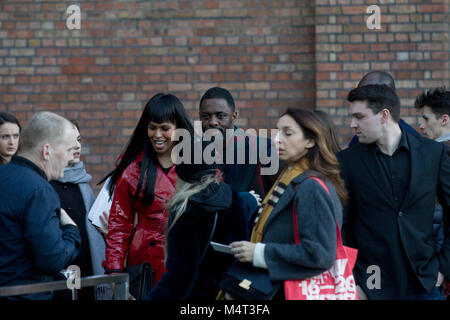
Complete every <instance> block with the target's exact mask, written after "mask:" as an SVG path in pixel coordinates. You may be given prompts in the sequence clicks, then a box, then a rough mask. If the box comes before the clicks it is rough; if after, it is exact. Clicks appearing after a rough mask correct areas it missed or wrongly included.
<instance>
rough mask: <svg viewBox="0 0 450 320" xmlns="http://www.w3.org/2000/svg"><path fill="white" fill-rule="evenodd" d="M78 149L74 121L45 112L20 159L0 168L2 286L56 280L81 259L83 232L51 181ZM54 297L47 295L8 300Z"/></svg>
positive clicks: (32, 124) (33, 124) (30, 128)
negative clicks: (68, 211) (80, 249)
mask: <svg viewBox="0 0 450 320" xmlns="http://www.w3.org/2000/svg"><path fill="white" fill-rule="evenodd" d="M76 147H79V142H78V141H77V132H76V130H75V126H74V125H73V124H72V123H70V122H69V121H68V120H67V119H65V118H63V117H61V116H58V115H56V114H54V113H51V112H40V113H37V114H35V115H34V116H33V117H32V118H31V119H30V120H29V122H28V123H27V125H26V126H25V127H24V128H23V130H22V134H21V137H20V144H19V152H18V155H17V156H13V158H12V160H11V162H9V163H8V164H6V165H3V166H0V177H1V179H0V243H1V245H0V286H13V285H20V284H31V283H37V282H43V281H51V280H53V279H54V276H55V275H57V274H58V272H59V271H60V270H61V269H64V268H67V267H68V266H69V265H70V263H71V262H72V261H73V260H74V258H75V257H76V256H77V255H78V252H79V247H80V243H81V238H80V233H79V231H78V228H77V226H76V224H75V223H74V222H73V220H72V219H70V217H69V216H68V214H67V213H66V212H65V211H63V210H60V208H61V206H60V202H59V197H58V194H57V193H56V192H55V190H54V189H53V188H52V186H51V185H50V184H49V183H48V180H53V179H59V178H62V177H63V176H64V169H65V167H66V166H67V165H68V162H69V161H70V160H72V157H73V149H74V148H76ZM51 297H52V293H51V292H45V293H38V294H29V295H25V296H11V297H8V298H9V299H14V300H15V299H33V300H34V299H39V300H47V299H51Z"/></svg>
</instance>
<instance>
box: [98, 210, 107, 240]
mask: <svg viewBox="0 0 450 320" xmlns="http://www.w3.org/2000/svg"><path fill="white" fill-rule="evenodd" d="M99 218H100V222H101V223H102V224H103V226H102V227H101V228H100V227H97V229H98V231H100V232H101V233H102V234H103V235H104V236H105V237H106V236H107V235H108V220H109V212H106V211H103V215H100V217H99Z"/></svg>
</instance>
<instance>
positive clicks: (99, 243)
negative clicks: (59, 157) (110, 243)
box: [58, 161, 111, 300]
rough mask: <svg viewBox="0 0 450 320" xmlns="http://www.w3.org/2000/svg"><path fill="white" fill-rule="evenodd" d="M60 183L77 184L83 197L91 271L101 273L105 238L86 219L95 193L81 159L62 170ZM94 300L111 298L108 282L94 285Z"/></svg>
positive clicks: (90, 178)
mask: <svg viewBox="0 0 450 320" xmlns="http://www.w3.org/2000/svg"><path fill="white" fill-rule="evenodd" d="M58 181H59V182H61V183H73V184H76V185H78V188H79V189H80V192H81V196H82V198H83V202H84V207H85V209H86V217H85V223H86V232H87V236H88V242H89V249H90V252H91V262H92V271H93V274H94V275H103V274H104V272H105V270H104V269H103V267H102V261H103V260H105V240H104V239H103V237H102V235H101V234H100V232H98V231H97V229H96V228H95V227H94V225H93V224H92V223H91V221H90V220H89V219H88V213H89V210H90V209H91V207H92V204H93V203H94V201H95V195H94V192H93V190H92V187H91V185H90V182H91V181H92V176H91V175H90V174H88V173H87V172H86V169H85V168H84V163H83V162H82V161H80V162H78V163H77V164H75V165H73V166H71V167H67V168H66V170H65V171H64V177H63V178H61V179H59V180H58ZM94 290H95V298H96V300H108V299H111V291H110V285H109V284H101V285H97V286H95V289H94Z"/></svg>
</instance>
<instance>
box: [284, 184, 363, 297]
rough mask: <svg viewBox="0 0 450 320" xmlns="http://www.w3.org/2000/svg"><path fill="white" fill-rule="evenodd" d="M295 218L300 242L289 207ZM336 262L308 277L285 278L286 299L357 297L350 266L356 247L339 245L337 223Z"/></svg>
mask: <svg viewBox="0 0 450 320" xmlns="http://www.w3.org/2000/svg"><path fill="white" fill-rule="evenodd" d="M311 179H314V180H316V181H318V182H319V183H320V185H321V186H322V187H323V188H324V189H325V190H326V191H327V192H328V193H329V191H328V188H327V186H326V185H325V184H324V183H323V182H322V180H320V179H318V178H315V177H313V178H311ZM292 214H293V220H294V234H295V243H296V244H299V243H300V237H299V235H298V230H297V215H296V214H295V209H294V207H292ZM336 240H337V241H336V242H337V248H336V261H335V262H334V264H333V266H332V267H331V268H330V269H329V270H327V271H325V272H323V273H321V274H319V275H317V276H314V277H311V278H308V279H301V280H286V281H284V293H285V296H286V300H358V293H357V291H356V284H355V278H354V277H353V272H352V270H353V267H354V266H355V263H356V256H357V254H358V250H356V249H353V248H350V247H346V246H344V245H343V244H342V237H341V232H340V230H339V226H338V224H337V223H336Z"/></svg>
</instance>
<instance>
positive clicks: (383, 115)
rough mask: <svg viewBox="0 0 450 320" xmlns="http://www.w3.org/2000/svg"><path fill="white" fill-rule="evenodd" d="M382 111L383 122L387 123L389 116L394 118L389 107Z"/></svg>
mask: <svg viewBox="0 0 450 320" xmlns="http://www.w3.org/2000/svg"><path fill="white" fill-rule="evenodd" d="M380 112H381V120H382V123H383V124H385V123H386V122H387V121H388V119H389V118H392V116H391V112H390V111H389V110H388V109H383V110H381V111H380Z"/></svg>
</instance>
